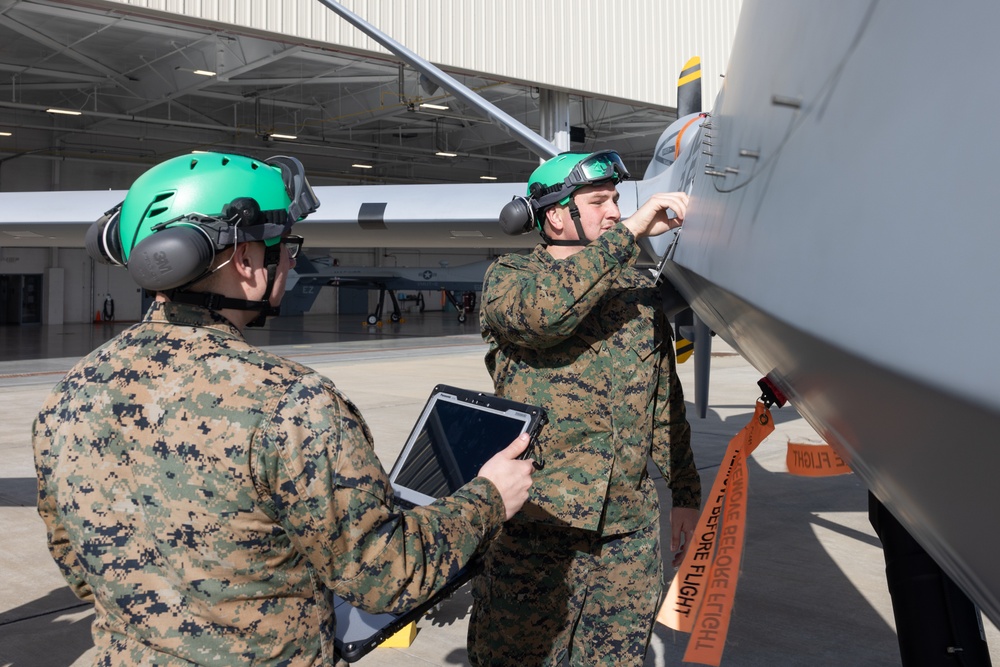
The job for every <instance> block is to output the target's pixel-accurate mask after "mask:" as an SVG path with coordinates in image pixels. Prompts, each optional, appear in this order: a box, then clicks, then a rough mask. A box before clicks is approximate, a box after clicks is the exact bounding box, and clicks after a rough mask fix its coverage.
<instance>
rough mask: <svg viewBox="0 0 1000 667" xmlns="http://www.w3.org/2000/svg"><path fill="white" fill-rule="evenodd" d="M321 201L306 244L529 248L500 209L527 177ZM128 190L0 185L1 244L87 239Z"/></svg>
mask: <svg viewBox="0 0 1000 667" xmlns="http://www.w3.org/2000/svg"><path fill="white" fill-rule="evenodd" d="M313 189H314V190H315V191H316V195H317V196H318V197H319V200H320V208H319V210H318V211H316V212H315V213H313V214H312V215H311V216H309V217H308V218H307V219H305V220H303V221H302V222H300V223H299V224H298V225H297V226H296V228H295V229H296V232H297V233H299V234H301V235H302V236H304V237H305V238H306V248H307V249H308V248H309V247H313V248H400V247H421V248H530V247H532V246H533V245H534V244H536V243H538V241H539V238H538V236H537V234H526V235H524V236H507V235H506V234H504V233H503V232H502V231H501V230H500V225H499V222H498V219H499V214H500V209H502V208H503V205H504V204H506V203H507V202H509V201H510V200H511V198H512V197H513V196H515V195H520V194H523V193H524V190H525V185H524V184H523V183H459V184H434V185H356V186H355V185H346V186H317V187H315V188H313ZM125 194H126V193H125V191H124V190H90V191H64V192H4V193H0V241H2V242H0V245H3V246H6V247H64V248H74V247H75V248H79V247H83V237H84V234H85V233H86V231H87V228H88V227H89V226H90V225H91V223H93V222H94V220H96V219H97V218H98V217H100V215H101V213H103V212H104V211H107V210H108V209H110V208H112V207H113V206H115V205H116V204H118V203H119V202H120V201H122V200H123V199H124V198H125Z"/></svg>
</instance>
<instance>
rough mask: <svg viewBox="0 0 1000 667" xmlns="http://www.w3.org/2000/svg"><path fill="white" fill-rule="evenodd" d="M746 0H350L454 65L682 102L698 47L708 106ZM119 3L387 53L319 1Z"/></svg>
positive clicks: (403, 38)
mask: <svg viewBox="0 0 1000 667" xmlns="http://www.w3.org/2000/svg"><path fill="white" fill-rule="evenodd" d="M741 1H742V0H343V3H342V4H343V5H344V6H346V7H347V8H348V9H350V10H351V11H353V12H355V13H356V14H358V15H359V16H361V17H362V18H364V19H365V20H367V21H368V22H370V23H372V24H374V25H375V26H376V27H378V28H379V29H380V30H382V31H383V32H385V33H387V34H388V35H390V36H391V37H393V38H394V39H396V40H397V41H399V42H401V43H403V44H405V45H406V46H407V47H408V48H410V49H411V50H413V51H414V52H416V53H418V54H419V55H421V56H423V57H424V58H426V59H427V60H430V61H431V62H433V63H435V64H437V65H439V66H442V67H444V68H446V69H447V68H450V69H459V70H464V71H468V72H476V73H483V74H487V75H493V76H496V77H497V78H500V79H504V80H511V81H520V82H531V83H538V84H540V85H543V86H546V87H551V88H555V89H561V90H567V91H570V92H587V93H591V94H594V95H597V96H600V97H609V98H614V99H620V100H630V101H636V102H639V103H642V104H644V105H659V106H671V107H672V106H675V105H676V90H675V86H676V79H677V74H678V72H679V71H680V68H681V67H682V66H683V64H684V62H685V61H687V59H688V58H690V57H691V56H694V55H698V56H701V60H702V71H703V94H704V99H705V103H706V106H710V105H711V104H712V102H713V100H714V99H715V95H716V93H717V92H718V90H719V88H720V86H721V81H720V74H722V73H724V72H725V69H726V65H727V62H728V59H729V50H730V47H731V44H732V40H733V36H734V35H735V33H736V24H737V22H738V19H739V11H740V6H741ZM108 4H109V5H114V4H122V5H129V6H130V7H132V8H134V9H136V10H139V11H143V10H152V11H157V12H167V13H170V14H174V15H179V17H183V18H181V19H180V20H183V21H186V22H213V23H219V24H225V25H228V26H234V27H236V29H237V30H238V29H244V30H250V31H260V32H266V33H270V34H275V33H277V34H280V35H284V36H285V37H287V38H292V39H295V40H305V41H313V42H322V43H329V44H330V45H333V46H335V47H344V48H347V49H350V50H355V51H364V52H372V53H377V54H381V55H382V56H383V57H384V56H385V55H386V51H384V50H383V49H382V48H381V47H380V46H378V45H377V44H376V43H375V42H374V41H372V40H371V39H369V38H368V37H366V36H365V35H364V34H363V33H361V32H360V31H358V30H357V29H356V28H354V27H353V26H351V25H350V24H349V23H347V22H346V21H344V20H343V19H341V18H340V17H339V16H337V15H336V14H334V13H333V12H332V11H330V10H329V9H327V8H326V7H325V6H324V5H322V4H321V3H320V2H318V1H316V0H108ZM173 18H174V19H175V20H176V19H177V18H178V16H174V17H173Z"/></svg>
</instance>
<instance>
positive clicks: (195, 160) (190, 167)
mask: <svg viewBox="0 0 1000 667" xmlns="http://www.w3.org/2000/svg"><path fill="white" fill-rule="evenodd" d="M197 166H198V158H191V164H189V165H188V169H194V168H195V167H197Z"/></svg>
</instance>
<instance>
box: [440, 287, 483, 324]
mask: <svg viewBox="0 0 1000 667" xmlns="http://www.w3.org/2000/svg"><path fill="white" fill-rule="evenodd" d="M444 295H445V296H446V297H447V298H448V302H449V303H451V305H453V306H454V307H455V310H457V311H458V322H459V324H465V322H466V320H468V319H469V313H472V312H473V311H475V310H476V293H475V292H465V293H464V294H462V303H459V302H458V299H457V298H455V293H454V292H450V291H448V290H444Z"/></svg>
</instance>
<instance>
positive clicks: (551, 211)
mask: <svg viewBox="0 0 1000 667" xmlns="http://www.w3.org/2000/svg"><path fill="white" fill-rule="evenodd" d="M562 209H563V207H562V206H550V207H549V208H547V209H545V222H546V224H548V226H549V229H551V230H552V235H553V236H556V235H558V234H561V233H562V231H563V228H564V227H565V226H566V225H565V224H563V218H562Z"/></svg>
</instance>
